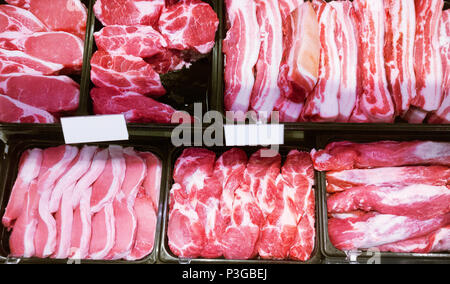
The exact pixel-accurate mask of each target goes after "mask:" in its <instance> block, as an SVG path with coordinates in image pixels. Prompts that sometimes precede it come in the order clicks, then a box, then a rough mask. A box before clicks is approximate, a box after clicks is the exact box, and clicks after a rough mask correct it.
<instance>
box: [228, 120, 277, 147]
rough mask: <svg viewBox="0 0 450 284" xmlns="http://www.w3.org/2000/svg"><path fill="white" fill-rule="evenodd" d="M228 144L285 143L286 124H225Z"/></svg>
mask: <svg viewBox="0 0 450 284" xmlns="http://www.w3.org/2000/svg"><path fill="white" fill-rule="evenodd" d="M225 142H226V145H227V146H269V145H283V144H284V125H281V124H250V125H225Z"/></svg>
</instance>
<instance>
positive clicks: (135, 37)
mask: <svg viewBox="0 0 450 284" xmlns="http://www.w3.org/2000/svg"><path fill="white" fill-rule="evenodd" d="M94 37H95V43H96V44H97V47H98V48H99V49H103V50H105V51H107V52H108V53H111V54H113V53H117V54H127V55H133V56H137V57H142V58H146V57H152V56H154V55H156V54H158V53H163V52H165V50H166V47H167V41H166V39H165V38H164V37H163V36H162V35H161V34H160V33H159V32H157V31H156V30H155V29H153V28H152V27H150V26H133V27H129V26H117V25H116V26H107V27H104V28H103V29H102V30H100V31H99V32H96V33H95V34H94Z"/></svg>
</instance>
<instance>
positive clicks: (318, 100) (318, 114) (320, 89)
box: [303, 0, 341, 122]
mask: <svg viewBox="0 0 450 284" xmlns="http://www.w3.org/2000/svg"><path fill="white" fill-rule="evenodd" d="M314 3H315V6H316V12H317V16H318V20H319V39H320V63H319V77H318V82H317V85H316V87H315V89H314V91H313V92H312V93H311V94H309V96H308V98H307V101H306V104H305V108H304V110H303V111H304V113H303V116H304V117H305V118H307V119H310V120H311V121H318V122H329V121H335V120H336V119H337V117H338V115H339V104H338V92H339V86H340V81H341V65H340V64H341V62H340V58H339V50H338V46H337V44H336V40H335V35H336V32H337V22H336V15H337V14H336V10H335V9H334V8H333V7H332V6H331V5H329V4H327V3H326V2H325V1H322V0H320V1H315V2H314Z"/></svg>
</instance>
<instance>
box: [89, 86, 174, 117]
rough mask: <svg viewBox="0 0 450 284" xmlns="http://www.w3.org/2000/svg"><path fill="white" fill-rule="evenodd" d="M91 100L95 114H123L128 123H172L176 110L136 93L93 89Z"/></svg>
mask: <svg viewBox="0 0 450 284" xmlns="http://www.w3.org/2000/svg"><path fill="white" fill-rule="evenodd" d="M91 98H92V101H93V104H94V113H96V114H124V115H125V119H126V120H127V122H128V123H167V124H169V123H172V116H173V115H174V114H175V113H176V110H175V109H173V108H172V107H171V106H169V105H165V104H163V103H160V102H158V101H155V100H154V99H152V98H148V97H145V96H143V95H141V94H138V93H133V92H125V93H121V92H119V91H117V90H114V89H110V88H94V89H92V90H91Z"/></svg>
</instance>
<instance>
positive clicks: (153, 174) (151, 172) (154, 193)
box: [139, 152, 162, 212]
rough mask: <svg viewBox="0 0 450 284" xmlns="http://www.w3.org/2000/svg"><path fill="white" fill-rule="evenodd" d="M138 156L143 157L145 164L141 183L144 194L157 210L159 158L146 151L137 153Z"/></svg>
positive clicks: (160, 165)
mask: <svg viewBox="0 0 450 284" xmlns="http://www.w3.org/2000/svg"><path fill="white" fill-rule="evenodd" d="M139 156H141V158H142V159H144V162H145V165H146V172H145V179H144V181H143V184H142V186H143V187H144V191H145V195H146V196H147V197H149V198H150V200H151V201H152V203H153V208H154V210H155V212H158V208H159V195H160V189H161V177H162V163H161V160H160V159H159V158H158V157H157V156H156V155H155V154H153V153H148V152H147V153H139Z"/></svg>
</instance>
